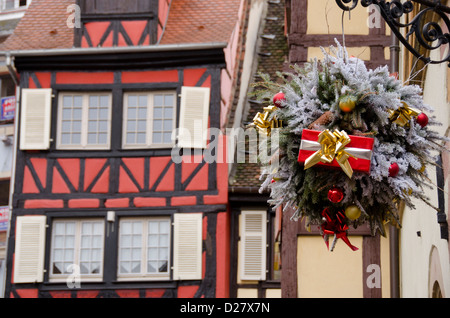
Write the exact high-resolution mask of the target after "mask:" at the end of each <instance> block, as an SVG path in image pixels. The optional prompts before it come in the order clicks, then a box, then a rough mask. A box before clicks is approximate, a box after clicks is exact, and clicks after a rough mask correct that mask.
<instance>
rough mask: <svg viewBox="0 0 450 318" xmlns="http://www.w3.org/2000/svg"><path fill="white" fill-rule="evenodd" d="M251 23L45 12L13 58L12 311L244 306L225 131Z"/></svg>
mask: <svg viewBox="0 0 450 318" xmlns="http://www.w3.org/2000/svg"><path fill="white" fill-rule="evenodd" d="M42 12H47V13H48V14H47V15H44V17H45V19H48V23H45V24H44V26H42V21H40V19H41V18H42ZM50 13H51V14H50ZM247 13H248V10H247V1H239V0H236V1H228V2H227V4H226V5H224V4H223V3H222V1H202V0H200V1H163V0H160V1H137V0H135V1H114V2H111V1H101V0H97V1H77V2H74V1H69V0H67V1H58V2H55V1H48V0H36V1H33V3H32V4H31V5H30V8H29V10H28V12H27V14H26V15H25V16H24V18H23V20H22V21H21V23H20V24H19V25H18V27H17V29H16V31H15V33H14V34H13V35H12V36H11V37H10V39H8V41H6V42H5V43H4V45H3V48H2V50H3V51H5V52H8V53H9V54H11V56H13V57H14V65H15V68H16V70H17V73H18V75H19V76H20V113H19V115H18V117H17V118H16V120H17V121H16V123H17V125H18V127H17V131H18V142H17V145H16V147H17V155H16V157H15V171H14V174H15V186H14V192H13V200H12V215H11V226H10V231H9V241H8V242H9V245H8V259H7V268H8V271H7V275H6V292H5V297H14V298H16V297H198V298H200V297H227V296H228V295H229V279H228V277H229V254H230V252H229V251H230V247H229V230H228V229H229V215H228V212H227V202H228V166H227V164H226V161H225V159H223V158H224V156H225V155H226V148H225V147H224V146H223V145H224V143H225V138H224V137H223V136H220V134H219V133H218V132H217V131H218V130H219V129H220V127H221V121H222V120H223V119H222V118H223V117H222V114H223V113H224V112H226V110H227V107H229V106H228V105H229V104H230V98H231V96H232V95H233V94H234V93H232V91H233V89H234V87H233V74H234V73H235V69H234V68H235V65H236V63H235V61H236V60H237V59H238V58H240V56H239V51H238V48H239V47H240V45H241V41H242V38H243V33H242V32H243V30H242V21H243V20H245V14H247ZM42 28H44V29H42ZM38 34H39V35H40V37H38V36H37V35H38ZM208 129H209V130H208ZM173 131H174V132H178V134H175V133H174V134H172V132H173ZM206 132H208V133H209V135H208V134H206Z"/></svg>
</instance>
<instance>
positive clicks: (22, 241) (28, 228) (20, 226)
mask: <svg viewBox="0 0 450 318" xmlns="http://www.w3.org/2000/svg"><path fill="white" fill-rule="evenodd" d="M45 228H46V217H45V216H19V217H17V223H16V247H15V257H14V283H16V284H18V283H40V282H42V281H43V280H44V252H45Z"/></svg>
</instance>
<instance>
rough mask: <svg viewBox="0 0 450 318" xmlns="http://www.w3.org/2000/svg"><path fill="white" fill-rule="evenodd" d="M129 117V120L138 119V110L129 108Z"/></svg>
mask: <svg viewBox="0 0 450 318" xmlns="http://www.w3.org/2000/svg"><path fill="white" fill-rule="evenodd" d="M127 116H128V119H136V108H133V107H128V112H127Z"/></svg>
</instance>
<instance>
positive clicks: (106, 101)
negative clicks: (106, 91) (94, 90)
mask: <svg viewBox="0 0 450 318" xmlns="http://www.w3.org/2000/svg"><path fill="white" fill-rule="evenodd" d="M108 106H109V97H108V96H100V107H108Z"/></svg>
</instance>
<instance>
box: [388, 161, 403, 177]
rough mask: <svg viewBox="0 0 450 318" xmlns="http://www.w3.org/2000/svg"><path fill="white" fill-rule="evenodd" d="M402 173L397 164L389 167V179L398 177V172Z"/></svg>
mask: <svg viewBox="0 0 450 318" xmlns="http://www.w3.org/2000/svg"><path fill="white" fill-rule="evenodd" d="M399 171H400V168H399V166H398V164H397V163H396V162H394V163H393V164H391V166H390V167H389V177H396V176H397V175H398V172H399Z"/></svg>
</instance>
